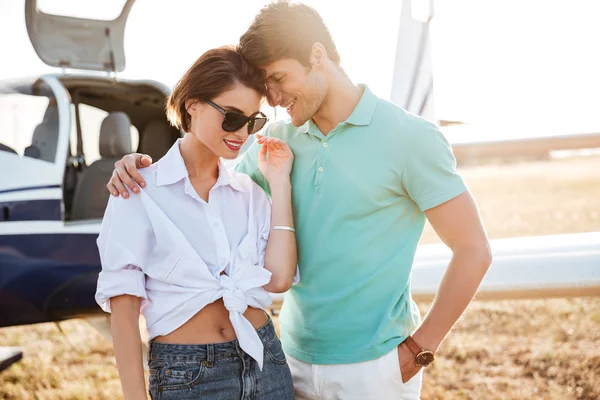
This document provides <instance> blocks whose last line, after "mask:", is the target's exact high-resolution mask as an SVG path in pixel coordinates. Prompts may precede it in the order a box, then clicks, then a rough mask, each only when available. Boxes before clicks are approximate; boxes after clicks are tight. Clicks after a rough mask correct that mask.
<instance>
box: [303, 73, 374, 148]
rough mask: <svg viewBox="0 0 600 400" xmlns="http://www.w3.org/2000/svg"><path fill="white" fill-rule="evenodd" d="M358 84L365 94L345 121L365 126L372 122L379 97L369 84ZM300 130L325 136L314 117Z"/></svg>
mask: <svg viewBox="0 0 600 400" xmlns="http://www.w3.org/2000/svg"><path fill="white" fill-rule="evenodd" d="M358 86H359V87H360V88H361V89H363V94H362V96H361V97H360V100H359V101H358V104H357V105H356V107H355V108H354V111H352V114H350V116H349V117H348V118H347V119H346V121H344V123H347V124H351V125H359V126H361V125H362V126H365V125H369V124H370V123H371V119H373V114H374V113H375V108H376V107H377V97H376V96H375V95H374V94H373V92H371V90H370V89H369V87H368V86H367V85H364V84H362V83H361V84H359V85H358ZM298 130H299V132H300V133H309V134H311V135H313V136H317V137H322V136H323V134H322V133H321V131H320V130H319V128H318V127H317V125H316V124H315V123H314V122H313V120H312V119H310V120H308V121H306V122H305V123H304V125H302V126H301V127H300V128H298Z"/></svg>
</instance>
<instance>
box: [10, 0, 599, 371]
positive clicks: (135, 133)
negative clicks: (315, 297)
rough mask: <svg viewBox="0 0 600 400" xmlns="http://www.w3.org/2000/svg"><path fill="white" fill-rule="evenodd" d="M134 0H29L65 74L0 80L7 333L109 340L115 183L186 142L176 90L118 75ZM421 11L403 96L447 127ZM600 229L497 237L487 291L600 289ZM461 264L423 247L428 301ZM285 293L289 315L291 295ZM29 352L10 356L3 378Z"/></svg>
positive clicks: (29, 18) (416, 280)
mask: <svg viewBox="0 0 600 400" xmlns="http://www.w3.org/2000/svg"><path fill="white" fill-rule="evenodd" d="M134 1H135V0H127V2H126V3H125V5H124V7H123V10H122V12H121V14H120V15H119V16H118V17H117V18H116V19H115V20H112V21H100V20H91V19H81V18H74V17H66V16H59V15H52V14H46V13H44V12H42V11H40V9H39V8H38V5H37V0H26V2H25V19H26V25H27V30H28V34H29V37H30V40H31V43H32V44H33V47H34V49H35V51H36V53H37V55H38V56H39V57H40V58H41V59H42V60H43V61H44V62H45V63H46V64H48V65H50V66H54V67H58V68H62V69H63V72H61V73H53V74H46V75H40V76H34V77H26V78H19V79H10V80H4V81H0V328H2V327H8V326H16V325H26V324H36V323H44V322H55V321H63V320H66V319H70V318H86V319H87V320H88V321H90V323H92V324H93V325H94V326H95V327H97V328H98V329H99V330H100V331H102V333H103V334H105V335H107V336H108V335H109V332H110V329H109V328H108V322H107V321H108V319H107V317H106V314H105V313H104V312H103V311H102V310H101V309H100V307H99V306H98V305H97V304H96V302H95V300H94V294H95V291H96V282H97V278H98V273H99V272H100V269H101V266H100V258H99V255H98V249H97V246H96V238H97V236H98V233H99V229H100V224H101V219H102V216H103V214H104V209H105V207H106V203H107V201H108V196H109V194H108V192H107V190H106V187H105V185H106V182H107V181H108V179H109V177H110V175H111V173H112V170H113V164H114V162H115V161H117V160H119V159H121V157H122V156H124V155H125V154H129V153H131V152H133V151H138V152H141V153H146V154H149V155H150V156H151V157H152V158H153V160H158V159H159V158H161V157H162V156H163V155H164V154H165V153H166V152H167V150H168V149H169V148H170V147H171V145H172V144H173V143H174V142H175V141H176V139H177V138H179V137H180V136H181V133H180V132H179V131H178V130H177V129H175V128H173V127H171V126H170V125H169V124H168V122H167V120H166V118H165V113H164V103H165V100H166V97H167V96H168V95H169V93H170V88H169V87H168V86H167V85H164V84H162V83H160V82H156V81H151V80H125V79H120V78H118V77H117V73H118V72H121V71H123V70H124V68H125V52H124V46H123V41H124V31H125V24H126V21H127V16H128V14H129V12H130V10H131V7H132V5H133V3H134ZM410 6H411V2H410V1H408V2H404V3H403V14H402V18H401V24H400V32H401V35H400V37H401V40H399V41H398V48H397V54H402V55H403V56H402V57H401V58H398V59H397V67H396V68H395V76H394V83H393V92H392V99H393V100H394V101H395V102H396V103H397V104H399V105H401V106H405V108H407V109H409V110H411V111H413V112H415V113H418V114H421V115H426V116H427V117H429V118H431V119H434V114H433V113H434V109H433V102H432V100H433V98H432V87H431V82H432V75H431V65H430V56H429V44H428V25H427V23H428V21H429V19H430V18H431V16H432V15H433V14H432V12H433V9H431V15H429V17H427V18H425V22H418V21H415V20H413V19H412V18H410V15H411V13H410ZM67 69H68V70H69V72H68V73H67V72H66V70H67ZM598 235H599V233H591V234H581V235H578V236H568V237H567V236H565V237H560V238H537V239H535V238H533V239H532V238H524V239H521V238H519V239H511V240H508V241H507V240H504V241H493V242H492V249H493V251H494V253H498V252H499V253H498V254H501V257H500V258H498V257H497V258H496V259H495V260H494V263H493V265H492V268H491V270H490V273H489V274H488V276H487V277H486V280H485V281H484V283H483V285H482V290H481V291H480V295H479V296H480V297H482V296H483V297H485V293H488V292H489V293H492V292H493V293H492V294H490V298H502V297H507V298H510V296H511V294H512V295H514V296H516V295H517V294H516V293H517V289H518V296H521V297H523V296H525V297H527V295H528V293H530V294H533V293H535V294H536V295H538V296H539V295H546V296H551V295H559V296H563V295H578V294H579V293H581V292H580V291H579V290H580V289H581V290H584V292H585V294H592V295H600V250H599V249H600V246H599V245H600V237H599V236H598ZM569 243H570V244H571V245H570V247H569V245H568V244H569ZM496 250H498V251H496ZM561 252H562V253H561ZM556 253H561V254H563V255H565V254H571V255H573V256H574V257H569V258H565V257H558V258H557V257H556ZM498 254H497V256H498ZM577 256H580V258H577ZM515 257H516V258H515ZM448 259H449V253H448V251H447V249H445V248H444V247H443V246H437V245H429V246H420V247H419V250H418V252H417V259H416V265H415V269H414V272H413V283H412V291H413V293H414V294H415V296H416V297H418V298H431V297H432V296H433V295H434V294H435V291H436V290H437V287H438V284H439V280H440V278H441V276H442V275H443V273H444V270H445V268H446V266H447V263H448ZM557 259H558V261H556V260H557ZM561 260H562V261H561ZM578 260H580V261H582V264H581V265H582V267H578V266H576V265H575V264H576V263H577V262H578ZM532 265H533V266H534V269H533V270H530V271H531V272H530V273H524V271H525V270H526V268H527V267H528V266H529V267H531V266H532ZM548 266H551V267H552V271H553V273H552V274H548V271H547V269H546V267H548ZM509 269H510V271H513V272H519V273H506V272H507V271H508V270H509ZM274 298H275V300H276V302H275V306H274V307H275V308H276V307H277V305H278V304H280V303H281V296H274ZM0 350H2V349H1V348H0ZM2 358H3V359H2ZM19 358H20V354H18V353H16V352H15V351H14V349H4V351H1V352H0V370H1V369H2V368H4V367H6V366H7V365H9V364H10V363H11V362H14V361H16V360H18V359H19ZM2 361H5V362H2Z"/></svg>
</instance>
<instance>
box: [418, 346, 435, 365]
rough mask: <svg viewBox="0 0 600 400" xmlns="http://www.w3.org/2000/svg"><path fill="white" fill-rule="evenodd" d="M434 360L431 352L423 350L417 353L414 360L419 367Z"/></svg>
mask: <svg viewBox="0 0 600 400" xmlns="http://www.w3.org/2000/svg"><path fill="white" fill-rule="evenodd" d="M433 360H434V357H433V353H432V352H431V351H427V350H424V351H422V352H420V353H419V354H417V356H416V357H415V361H416V363H417V365H418V366H419V367H426V366H428V365H429V364H431V363H432V362H433Z"/></svg>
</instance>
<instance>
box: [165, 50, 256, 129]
mask: <svg viewBox="0 0 600 400" xmlns="http://www.w3.org/2000/svg"><path fill="white" fill-rule="evenodd" d="M238 83H240V84H242V85H244V86H246V87H248V88H250V89H254V90H256V92H258V93H259V94H260V95H261V96H264V95H265V94H266V88H265V84H264V77H263V73H262V72H261V71H260V70H258V69H257V68H255V67H254V66H253V65H251V64H250V63H249V62H248V61H247V60H246V59H245V58H244V57H242V55H241V54H240V53H239V52H237V51H236V50H235V48H234V47H233V46H224V47H218V48H216V49H212V50H208V51H207V52H206V53H204V54H202V55H201V56H200V58H198V59H197V60H196V62H195V63H194V65H192V66H191V67H190V69H188V70H187V71H186V73H185V74H184V75H183V76H182V77H181V79H180V80H179V82H177V84H176V85H175V88H174V89H173V92H171V95H170V96H169V98H168V100H167V106H166V112H167V119H168V120H169V121H170V122H171V125H173V126H175V127H177V128H178V129H180V130H182V131H184V132H189V130H190V121H191V118H190V114H188V112H187V110H186V108H185V102H186V100H188V99H194V100H198V101H206V100H210V99H212V98H215V97H217V96H219V95H220V94H221V93H223V92H226V91H227V90H230V89H232V88H233V87H234V86H235V85H236V84H238Z"/></svg>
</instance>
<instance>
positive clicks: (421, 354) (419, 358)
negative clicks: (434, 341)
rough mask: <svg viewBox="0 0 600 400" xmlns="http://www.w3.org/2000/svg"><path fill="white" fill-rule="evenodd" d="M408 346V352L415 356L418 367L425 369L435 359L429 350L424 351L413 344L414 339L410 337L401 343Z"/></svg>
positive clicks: (415, 343)
mask: <svg viewBox="0 0 600 400" xmlns="http://www.w3.org/2000/svg"><path fill="white" fill-rule="evenodd" d="M402 343H404V344H406V345H407V346H408V348H409V349H410V351H411V352H412V353H413V355H414V356H415V363H416V364H417V365H418V366H419V367H426V366H428V365H430V364H431V363H432V362H433V360H435V357H434V356H433V352H432V351H429V350H424V349H422V348H421V346H419V345H418V344H417V342H415V339H413V338H412V336H409V337H407V338H406V339H405V340H404V342H402Z"/></svg>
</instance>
